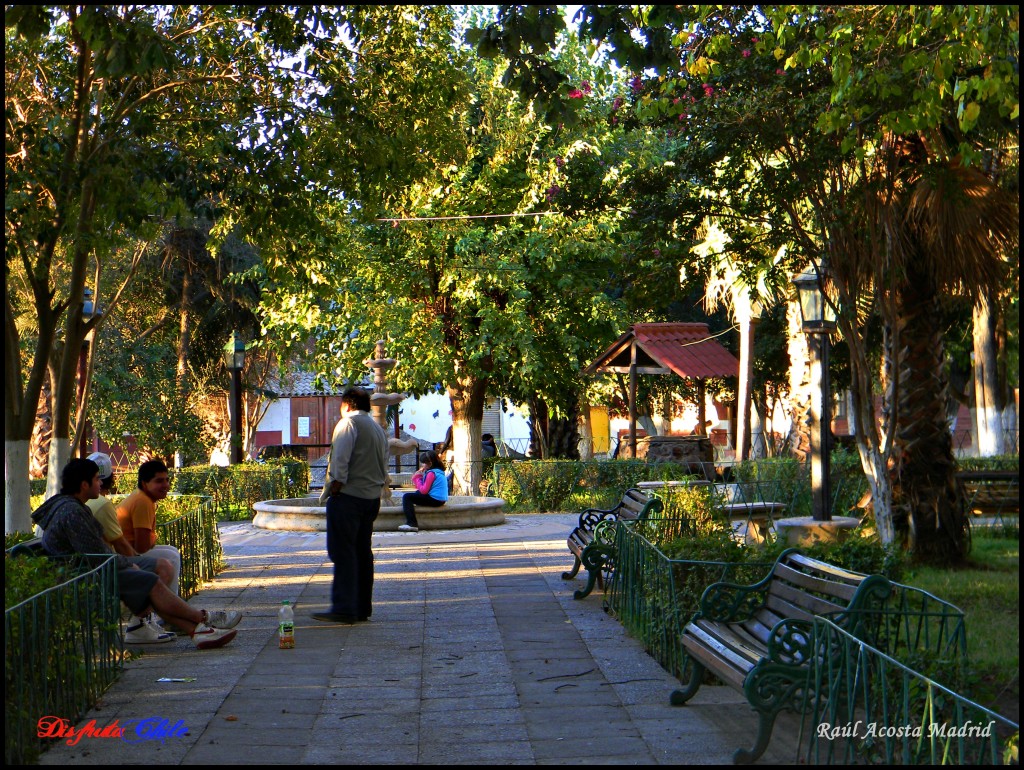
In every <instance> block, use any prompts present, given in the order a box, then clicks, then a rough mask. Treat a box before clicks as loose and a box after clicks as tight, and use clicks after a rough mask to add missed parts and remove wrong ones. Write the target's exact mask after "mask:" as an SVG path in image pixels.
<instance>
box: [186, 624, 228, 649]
mask: <svg viewBox="0 0 1024 770" xmlns="http://www.w3.org/2000/svg"><path fill="white" fill-rule="evenodd" d="M237 633H238V632H237V631H236V630H235V629H233V628H230V629H227V628H211V627H210V626H208V625H206V623H200V624H199V625H197V626H196V630H195V631H193V632H192V641H193V642H195V644H196V647H198V648H199V649H200V650H212V649H214V648H215V647H223V646H224V645H225V644H227V643H228V642H230V641H231V640H232V639H234V638H235V634H237Z"/></svg>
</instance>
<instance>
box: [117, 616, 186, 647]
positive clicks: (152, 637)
mask: <svg viewBox="0 0 1024 770" xmlns="http://www.w3.org/2000/svg"><path fill="white" fill-rule="evenodd" d="M173 641H174V634H171V633H167V632H166V631H158V630H157V629H156V628H154V627H153V626H151V625H149V624H148V623H146V622H145V621H144V620H143V621H141V622H139V623H138V624H136V625H134V626H128V628H127V629H125V632H124V643H125V644H130V645H136V644H166V643H167V642H173Z"/></svg>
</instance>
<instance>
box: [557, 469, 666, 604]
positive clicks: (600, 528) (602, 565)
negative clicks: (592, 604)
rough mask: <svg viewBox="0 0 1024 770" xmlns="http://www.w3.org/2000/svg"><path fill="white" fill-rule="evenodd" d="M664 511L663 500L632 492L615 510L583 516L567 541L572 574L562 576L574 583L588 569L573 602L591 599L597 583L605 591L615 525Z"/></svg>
mask: <svg viewBox="0 0 1024 770" xmlns="http://www.w3.org/2000/svg"><path fill="white" fill-rule="evenodd" d="M662 507H663V506H662V502H661V500H659V499H657V498H656V497H648V496H647V494H646V493H644V492H641V491H640V490H639V489H632V488H631V489H627V490H626V492H625V494H623V496H622V499H621V500H620V501H619V503H618V505H616V506H615V507H614V508H609V509H607V510H604V509H601V508H587V510H585V511H583V513H581V514H580V518H579V524H578V525H577V526H576V528H575V529H574V530H573V531H572V532H570V533H569V538H568V540H567V541H566V542H567V543H568V545H569V551H570V552H571V553H572V555H573V558H574V562H573V565H572V570H570V571H569V572H563V573H562V580H572V579H573V578H574V577H576V574H577V573H578V572H579V571H580V567H581V566H583V567H586V568H587V585H586V587H585V588H584V589H583V590H577V591H575V592H574V593H573V595H572V596H573V598H574V599H583V598H585V597H587V596H589V595H590V592H591V591H593V590H594V585H595V583H596V584H597V585H598V586H600V588H601V590H604V572H605V571H606V570H607V571H610V570H611V569H612V567H613V566H614V562H615V523H616V522H617V521H620V520H621V521H640V520H642V519H643V518H645V517H646V516H647V515H648V514H649V513H650V512H652V511H660V510H661V509H662Z"/></svg>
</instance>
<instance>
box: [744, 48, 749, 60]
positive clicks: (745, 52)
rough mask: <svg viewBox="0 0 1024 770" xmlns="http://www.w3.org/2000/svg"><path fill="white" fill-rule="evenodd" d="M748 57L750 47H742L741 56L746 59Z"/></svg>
mask: <svg viewBox="0 0 1024 770" xmlns="http://www.w3.org/2000/svg"><path fill="white" fill-rule="evenodd" d="M749 57H750V49H749V48H744V49H743V58H744V59H747V58H749Z"/></svg>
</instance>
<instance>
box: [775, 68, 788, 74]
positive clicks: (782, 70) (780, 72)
mask: <svg viewBox="0 0 1024 770" xmlns="http://www.w3.org/2000/svg"><path fill="white" fill-rule="evenodd" d="M775 74H776V75H785V74H786V71H785V70H784V69H781V68H779V69H776V70H775Z"/></svg>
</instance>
